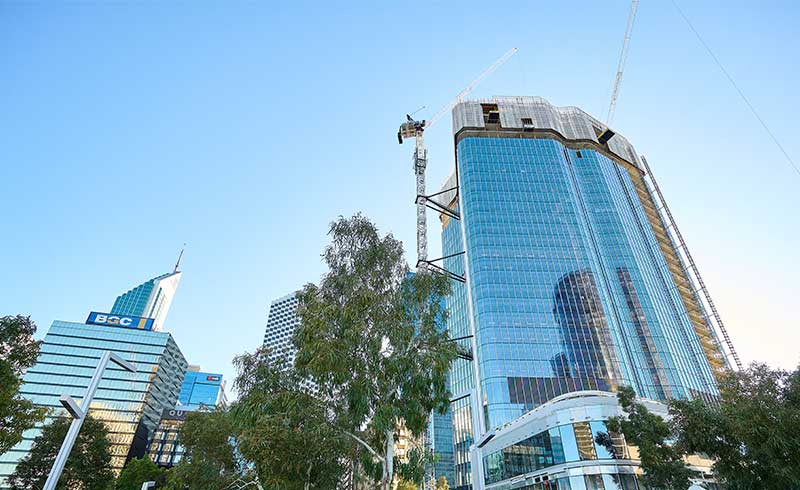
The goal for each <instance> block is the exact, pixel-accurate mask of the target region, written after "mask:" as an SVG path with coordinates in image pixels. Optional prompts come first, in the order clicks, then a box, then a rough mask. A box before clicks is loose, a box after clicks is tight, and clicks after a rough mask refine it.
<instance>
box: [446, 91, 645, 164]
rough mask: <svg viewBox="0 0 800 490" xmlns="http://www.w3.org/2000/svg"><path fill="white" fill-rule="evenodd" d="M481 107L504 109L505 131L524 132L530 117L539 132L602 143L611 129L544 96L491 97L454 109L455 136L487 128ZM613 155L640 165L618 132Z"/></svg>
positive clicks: (502, 120)
mask: <svg viewBox="0 0 800 490" xmlns="http://www.w3.org/2000/svg"><path fill="white" fill-rule="evenodd" d="M481 104H496V105H497V107H498V109H499V110H500V126H501V127H502V128H503V129H520V130H522V129H523V124H522V119H523V118H528V119H531V121H532V122H533V126H534V128H536V129H547V130H552V131H555V132H557V133H559V134H560V135H562V136H563V137H564V138H566V139H569V140H589V141H594V142H597V143H599V142H598V139H597V135H598V134H599V133H602V132H603V131H605V130H606V129H608V126H606V125H605V124H603V123H602V122H600V121H598V120H597V119H595V118H594V117H592V116H590V115H589V114H587V113H586V112H584V111H582V110H581V109H579V108H577V107H572V106H566V107H556V106H554V105H552V104H551V103H550V102H548V101H547V100H545V99H543V98H541V97H491V98H488V99H474V100H466V101H463V102H460V103H458V104H456V106H455V107H454V108H453V134H456V133H458V131H460V130H461V129H463V128H484V127H485V124H484V122H483V109H482V108H481ZM608 148H609V150H611V152H612V153H614V154H616V155H618V156H619V157H621V158H623V159H625V160H627V161H629V162H631V163H633V164H635V165H636V166H639V159H638V158H637V156H636V151H635V150H634V148H633V146H632V145H631V144H630V143H629V142H628V140H627V139H625V137H624V136H622V135H621V134H619V133H617V134H616V135H615V136H614V137H613V138H611V141H609V143H608Z"/></svg>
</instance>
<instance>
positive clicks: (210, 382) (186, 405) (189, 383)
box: [177, 365, 228, 410]
mask: <svg viewBox="0 0 800 490" xmlns="http://www.w3.org/2000/svg"><path fill="white" fill-rule="evenodd" d="M227 404H228V400H227V398H226V397H225V380H224V379H222V375H221V374H219V373H206V372H203V371H201V370H200V366H194V365H190V366H189V368H188V369H187V370H186V376H185V377H184V378H183V385H182V386H181V392H180V394H179V395H178V407H177V408H180V409H181V410H197V409H199V408H202V407H206V408H210V409H212V408H215V407H224V406H226V405H227Z"/></svg>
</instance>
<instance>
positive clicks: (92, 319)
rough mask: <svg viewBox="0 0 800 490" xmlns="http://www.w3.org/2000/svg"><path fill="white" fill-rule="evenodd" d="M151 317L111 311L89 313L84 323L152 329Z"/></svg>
mask: <svg viewBox="0 0 800 490" xmlns="http://www.w3.org/2000/svg"><path fill="white" fill-rule="evenodd" d="M153 321H154V320H153V319H152V318H142V317H138V316H129V315H112V314H111V313H98V312H96V311H93V312H91V313H89V318H87V319H86V323H89V324H91V325H108V326H109V327H123V328H135V329H138V330H152V329H153Z"/></svg>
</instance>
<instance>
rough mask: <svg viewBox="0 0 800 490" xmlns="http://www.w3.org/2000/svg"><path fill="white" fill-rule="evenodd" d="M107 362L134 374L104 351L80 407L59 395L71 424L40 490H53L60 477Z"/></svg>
mask: <svg viewBox="0 0 800 490" xmlns="http://www.w3.org/2000/svg"><path fill="white" fill-rule="evenodd" d="M108 361H113V362H114V364H117V365H119V366H120V367H122V368H123V369H125V370H127V371H130V372H132V373H135V372H136V367H135V366H134V365H133V364H131V363H129V362H128V361H126V360H125V359H123V358H121V357H120V356H118V355H117V354H114V353H113V352H111V351H106V352H104V353H103V355H102V356H101V357H100V362H99V363H97V367H96V368H95V370H94V375H93V376H92V380H91V381H90V382H89V387H88V388H86V394H85V395H84V396H83V400H82V401H81V405H80V406H78V403H77V402H76V401H75V400H74V399H73V398H72V397H71V396H69V395H61V397H59V399H58V401H59V402H61V405H63V406H64V408H65V409H66V410H67V412H69V414H70V415H71V416H72V424H70V426H69V431H67V436H66V437H65V438H64V442H63V443H62V444H61V449H59V450H58V456H56V460H55V462H54V463H53V467H52V468H50V475H48V477H47V482H46V483H45V484H44V488H43V489H42V490H55V488H56V485H57V484H58V479H59V478H60V477H61V472H62V471H64V465H65V464H66V463H67V458H68V457H69V453H70V451H72V446H73V445H74V444H75V440H76V439H77V438H78V433H79V432H80V431H81V426H82V425H83V421H84V420H86V416H87V415H88V414H89V406H90V405H91V404H92V400H93V399H94V394H95V392H96V391H97V387H98V386H99V385H100V379H102V377H103V371H105V369H106V366H107V365H108Z"/></svg>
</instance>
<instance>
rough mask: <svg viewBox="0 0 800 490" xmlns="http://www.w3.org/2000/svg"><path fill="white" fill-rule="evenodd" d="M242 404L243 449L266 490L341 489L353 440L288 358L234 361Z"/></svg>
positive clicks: (236, 417) (238, 414) (262, 355)
mask: <svg viewBox="0 0 800 490" xmlns="http://www.w3.org/2000/svg"><path fill="white" fill-rule="evenodd" d="M234 364H235V365H236V367H237V370H238V373H239V374H238V376H237V378H236V383H235V384H236V389H237V391H238V393H239V400H238V401H237V402H236V404H234V405H233V407H232V408H231V416H232V420H233V421H234V423H235V425H236V428H237V432H238V447H239V450H240V451H241V453H242V455H243V456H244V457H245V458H246V459H247V460H248V461H251V462H252V463H253V466H254V469H255V472H256V474H257V475H258V479H259V481H260V483H261V484H262V486H263V487H264V488H265V489H271V488H274V489H281V490H293V489H304V488H307V486H308V487H310V488H314V489H335V488H336V487H337V483H338V482H339V480H340V478H341V477H342V475H343V473H344V471H345V466H344V464H345V458H344V457H343V456H346V455H347V448H348V444H349V441H348V440H346V439H345V437H344V434H342V433H341V432H340V431H338V430H336V429H335V427H334V426H333V424H332V418H333V417H332V415H331V414H330V413H329V412H328V411H327V410H326V407H325V405H324V404H323V403H321V402H320V401H319V400H318V399H316V398H315V396H314V395H313V393H312V392H311V391H309V390H308V389H304V388H303V386H304V384H305V383H306V382H307V380H305V379H303V378H302V377H300V376H299V374H298V373H297V372H296V371H295V370H294V369H293V368H292V366H291V365H290V364H289V362H288V360H287V358H286V357H285V356H274V357H273V358H272V359H270V355H269V351H268V350H267V349H261V350H259V351H257V352H256V353H255V354H244V355H242V356H239V357H237V358H236V359H235V360H234Z"/></svg>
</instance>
